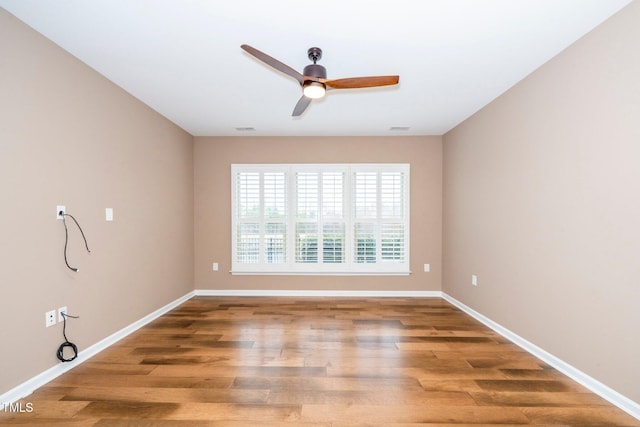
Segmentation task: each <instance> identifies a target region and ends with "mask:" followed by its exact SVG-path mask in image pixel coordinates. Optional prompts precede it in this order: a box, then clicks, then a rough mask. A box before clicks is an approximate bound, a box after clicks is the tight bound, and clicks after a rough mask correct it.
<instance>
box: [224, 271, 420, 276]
mask: <svg viewBox="0 0 640 427" xmlns="http://www.w3.org/2000/svg"><path fill="white" fill-rule="evenodd" d="M230 273H231V274H232V275H234V276H409V275H411V274H412V272H411V271H380V272H373V271H372V272H361V271H230Z"/></svg>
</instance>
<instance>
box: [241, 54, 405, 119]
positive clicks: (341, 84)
mask: <svg viewBox="0 0 640 427" xmlns="http://www.w3.org/2000/svg"><path fill="white" fill-rule="evenodd" d="M240 47H241V48H242V49H243V50H244V51H246V52H247V53H249V54H251V55H253V56H254V57H256V58H257V59H259V60H260V61H262V62H264V63H265V64H267V65H269V66H271V67H273V68H275V69H276V70H278V71H281V72H283V73H284V74H286V75H288V76H290V77H293V78H294V79H296V80H297V81H298V83H300V86H301V87H302V97H301V98H300V100H299V101H298V103H297V104H296V106H295V107H294V109H293V113H292V114H291V115H292V116H294V117H296V116H299V115H301V114H302V113H303V112H304V111H305V110H306V109H307V107H308V106H309V104H311V100H313V99H318V98H322V97H323V96H324V95H325V92H326V91H327V90H328V89H358V88H366V87H377V86H390V85H395V84H398V81H399V80H400V77H399V76H369V77H348V78H344V79H336V80H329V79H327V70H326V68H324V67H323V66H322V65H320V64H317V61H318V60H319V59H320V58H322V49H320V48H319V47H312V48H310V49H309V50H308V51H307V55H308V56H309V59H310V60H312V61H313V64H309V65H307V66H306V67H304V70H303V72H302V74H300V73H299V72H297V71H296V70H294V69H293V68H291V67H289V66H288V65H285V64H283V63H282V62H280V61H278V60H277V59H275V58H272V57H271V56H269V55H267V54H266V53H264V52H261V51H259V50H258V49H256V48H254V47H251V46H249V45H246V44H243V45H242V46H240Z"/></svg>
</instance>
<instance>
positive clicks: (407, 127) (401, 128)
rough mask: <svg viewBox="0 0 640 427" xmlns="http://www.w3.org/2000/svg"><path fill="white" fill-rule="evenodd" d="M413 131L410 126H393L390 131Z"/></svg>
mask: <svg viewBox="0 0 640 427" xmlns="http://www.w3.org/2000/svg"><path fill="white" fill-rule="evenodd" d="M409 129H411V127H410V126H391V127H390V128H389V130H390V131H407V130H409Z"/></svg>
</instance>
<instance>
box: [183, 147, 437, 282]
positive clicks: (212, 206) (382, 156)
mask: <svg viewBox="0 0 640 427" xmlns="http://www.w3.org/2000/svg"><path fill="white" fill-rule="evenodd" d="M194 158H195V162H194V168H195V277H196V282H195V284H196V286H195V287H196V289H231V290H237V289H245V290H246V289H259V290H273V289H279V290H282V289H285V290H288V289H296V290H376V291H406V290H412V291H430V290H437V291H439V290H440V283H441V272H440V265H441V247H442V246H441V245H442V226H441V223H442V139H441V137H327V138H323V137H312V138H311V137H274V138H270V137H261V138H260V137H253V138H251V137H247V138H241V137H230V138H223V137H198V138H195V155H194ZM374 162H384V163H410V164H411V225H410V227H411V265H410V267H411V270H412V272H413V273H412V274H411V275H410V276H384V277H373V276H361V277H344V276H238V275H235V276H233V275H231V274H230V273H229V270H230V268H231V253H230V248H231V231H230V230H231V167H230V165H231V164H232V163H374ZM213 262H218V263H219V264H220V271H217V272H214V271H212V268H211V264H212V263H213ZM424 263H430V264H431V272H430V273H425V272H424V271H423V264H424Z"/></svg>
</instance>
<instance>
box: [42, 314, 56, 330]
mask: <svg viewBox="0 0 640 427" xmlns="http://www.w3.org/2000/svg"><path fill="white" fill-rule="evenodd" d="M44 321H45V322H44V325H45V326H46V327H47V328H48V327H49V326H53V325H55V324H56V311H55V310H51V311H47V312H46V313H45V314H44Z"/></svg>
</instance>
